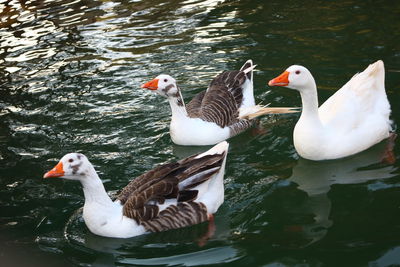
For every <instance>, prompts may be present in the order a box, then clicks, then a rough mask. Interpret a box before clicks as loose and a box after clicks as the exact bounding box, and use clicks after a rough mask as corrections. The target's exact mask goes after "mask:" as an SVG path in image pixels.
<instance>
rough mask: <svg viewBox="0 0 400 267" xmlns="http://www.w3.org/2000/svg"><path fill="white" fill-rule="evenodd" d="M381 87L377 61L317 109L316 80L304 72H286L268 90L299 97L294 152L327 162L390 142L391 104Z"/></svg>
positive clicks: (380, 66)
mask: <svg viewBox="0 0 400 267" xmlns="http://www.w3.org/2000/svg"><path fill="white" fill-rule="evenodd" d="M384 83H385V69H384V65H383V62H382V61H381V60H379V61H377V62H375V63H374V64H371V65H369V67H368V68H367V69H366V70H364V71H363V72H361V73H358V74H356V75H354V76H353V78H351V80H350V81H348V82H347V83H346V84H345V85H344V86H343V87H342V88H341V89H340V90H338V91H337V92H336V93H335V94H334V95H332V96H331V97H330V98H329V99H328V100H327V101H326V102H325V103H324V104H323V105H321V107H319V108H318V97H317V87H316V84H315V81H314V78H313V76H312V75H311V73H310V71H309V70H307V69H306V68H305V67H303V66H298V65H293V66H290V67H289V68H288V69H287V70H286V71H285V72H283V73H282V74H281V75H280V76H278V77H276V78H275V79H272V80H271V81H269V83H268V85H270V86H285V87H288V88H291V89H296V90H298V91H299V92H300V95H301V100H302V105H303V110H302V113H301V116H300V119H299V121H298V122H297V124H296V127H295V128H294V133H293V139H294V146H295V148H296V150H297V152H298V153H299V154H300V156H302V157H303V158H306V159H311V160H328V159H337V158H342V157H347V156H350V155H353V154H356V153H358V152H361V151H363V150H365V149H367V148H369V147H371V146H373V145H375V144H377V143H379V142H380V141H382V140H383V139H385V138H387V137H389V134H390V131H391V121H390V120H389V115H390V104H389V102H388V99H387V96H386V92H385V84H384Z"/></svg>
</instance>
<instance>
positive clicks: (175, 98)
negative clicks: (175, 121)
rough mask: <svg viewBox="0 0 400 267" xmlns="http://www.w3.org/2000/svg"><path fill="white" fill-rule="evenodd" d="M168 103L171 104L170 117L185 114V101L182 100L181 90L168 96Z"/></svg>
mask: <svg viewBox="0 0 400 267" xmlns="http://www.w3.org/2000/svg"><path fill="white" fill-rule="evenodd" d="M168 101H169V105H170V106H171V112H172V117H181V116H187V111H186V106H185V102H184V101H183V98H182V94H181V91H180V90H179V88H178V92H177V93H176V94H174V95H171V96H169V97H168Z"/></svg>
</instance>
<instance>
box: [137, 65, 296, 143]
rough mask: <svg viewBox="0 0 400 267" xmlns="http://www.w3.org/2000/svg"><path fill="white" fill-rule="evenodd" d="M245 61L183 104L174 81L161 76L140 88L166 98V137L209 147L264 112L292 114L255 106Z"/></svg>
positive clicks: (251, 75)
mask: <svg viewBox="0 0 400 267" xmlns="http://www.w3.org/2000/svg"><path fill="white" fill-rule="evenodd" d="M254 67H255V65H253V62H252V61H251V60H248V61H247V62H246V63H245V64H244V65H243V66H242V67H241V68H240V70H238V71H226V72H223V73H221V74H219V75H218V76H217V77H215V78H214V79H213V80H212V81H211V83H210V85H209V87H208V88H207V90H206V91H203V92H201V93H199V94H198V95H196V96H195V97H194V98H193V99H192V100H191V101H190V102H189V103H188V104H187V105H185V103H184V101H183V98H182V94H181V91H180V89H179V87H178V86H177V84H176V81H175V79H174V78H172V77H171V76H169V75H165V74H161V75H159V76H157V77H156V78H155V79H153V80H151V81H149V82H147V83H145V84H143V85H142V88H146V89H150V90H155V91H156V92H157V93H159V94H160V95H162V96H165V97H167V98H168V101H169V104H170V106H171V112H172V118H171V123H170V136H171V139H172V141H173V142H174V143H175V144H178V145H213V144H216V143H219V142H221V141H223V140H226V139H228V138H230V137H232V136H235V135H237V134H239V133H241V132H243V131H244V130H246V129H247V128H249V127H250V126H251V125H252V121H251V119H253V118H255V117H257V116H259V115H262V114H267V113H288V112H292V111H291V109H287V108H265V107H261V106H258V105H255V100H254V94H253V69H254Z"/></svg>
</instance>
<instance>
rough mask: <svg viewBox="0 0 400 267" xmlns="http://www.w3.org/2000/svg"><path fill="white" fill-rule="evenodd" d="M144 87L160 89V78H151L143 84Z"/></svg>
mask: <svg viewBox="0 0 400 267" xmlns="http://www.w3.org/2000/svg"><path fill="white" fill-rule="evenodd" d="M142 88H146V89H149V90H157V89H158V79H154V80H151V81H150V82H147V83H145V84H143V85H142Z"/></svg>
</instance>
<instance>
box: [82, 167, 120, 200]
mask: <svg viewBox="0 0 400 267" xmlns="http://www.w3.org/2000/svg"><path fill="white" fill-rule="evenodd" d="M81 183H82V186H83V193H84V195H85V204H88V203H93V202H95V203H98V204H101V205H111V204H112V203H113V202H112V200H111V199H110V197H109V196H108V195H107V192H106V190H105V188H104V185H103V183H102V181H101V180H100V178H99V176H98V175H97V173H96V171H95V170H94V168H92V169H91V170H90V171H89V173H88V174H87V176H86V177H85V178H83V179H81Z"/></svg>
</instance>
